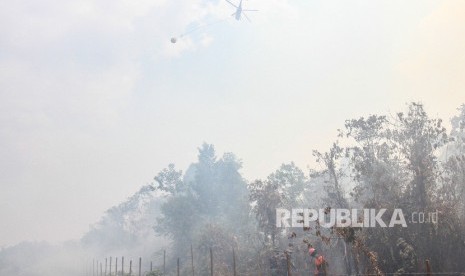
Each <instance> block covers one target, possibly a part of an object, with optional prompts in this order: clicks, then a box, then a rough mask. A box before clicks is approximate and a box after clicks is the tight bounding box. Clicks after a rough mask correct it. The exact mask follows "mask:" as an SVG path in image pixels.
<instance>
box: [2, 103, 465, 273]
mask: <svg viewBox="0 0 465 276" xmlns="http://www.w3.org/2000/svg"><path fill="white" fill-rule="evenodd" d="M310 154H311V153H310ZM313 156H314V157H315V159H316V161H317V162H318V164H319V165H318V166H317V169H312V170H309V171H304V170H302V169H301V168H299V167H297V166H296V165H295V164H294V163H288V164H283V165H282V166H280V167H279V168H277V170H276V171H274V172H272V173H271V174H270V175H269V176H268V177H267V178H265V179H257V180H254V181H247V180H246V179H244V177H243V176H242V175H241V168H242V162H241V160H240V159H239V158H238V157H237V156H235V155H234V154H233V153H224V154H223V155H221V156H219V155H218V153H217V152H216V151H215V148H214V146H213V145H210V144H203V145H201V146H200V147H199V149H198V158H197V160H196V161H195V162H194V163H193V164H191V165H190V166H189V168H188V169H187V170H186V171H185V172H183V171H181V170H180V169H178V168H176V166H175V165H174V164H170V165H168V166H167V168H165V169H163V170H162V171H160V172H159V173H158V174H156V176H155V177H154V181H153V183H152V184H150V185H147V186H144V187H142V188H141V189H140V191H138V192H137V193H136V194H134V195H133V196H131V197H130V198H128V200H127V201H125V202H123V203H121V204H120V205H118V206H115V207H113V208H111V209H109V210H108V211H107V212H106V214H105V215H104V216H103V217H102V219H101V221H99V222H98V223H96V224H95V225H94V227H93V228H92V229H91V230H90V231H89V232H88V233H86V234H85V235H84V236H83V237H82V239H81V240H80V241H76V242H70V243H67V244H63V245H59V246H52V245H50V244H47V243H22V244H19V245H17V246H14V247H10V248H6V249H3V250H2V251H1V252H0V274H1V275H92V270H89V265H90V266H92V260H99V261H100V262H102V261H103V260H105V258H107V257H110V256H114V257H121V256H126V260H129V259H130V258H131V259H133V260H136V258H138V257H139V256H141V257H142V258H144V260H151V261H153V264H154V266H153V270H154V271H153V272H152V273H151V274H150V275H161V274H159V273H158V272H160V271H162V270H163V267H162V264H163V257H162V256H163V253H164V252H166V263H165V270H166V275H176V272H177V269H178V267H177V263H178V259H179V263H180V265H179V270H180V275H192V273H194V274H195V275H210V271H211V263H213V266H214V275H233V270H234V269H236V271H237V275H286V273H288V271H290V272H291V273H292V275H308V274H309V273H312V272H313V271H314V270H315V266H314V264H313V260H312V259H311V258H310V257H309V254H308V244H311V245H312V246H313V247H314V248H316V249H317V250H318V252H319V254H321V255H323V256H325V258H326V260H327V262H328V267H327V270H328V273H329V274H340V275H354V274H375V275H384V274H396V275H409V274H412V273H425V270H426V266H425V261H426V260H428V261H429V263H430V267H431V269H432V271H433V272H441V273H452V272H455V273H456V274H458V273H459V272H462V273H463V272H465V262H463V257H464V256H465V105H462V107H461V108H460V109H459V110H458V113H457V116H455V117H454V118H452V119H451V128H450V129H447V128H446V127H444V125H443V121H442V120H441V119H438V118H432V117H431V116H429V115H428V114H427V113H426V112H425V109H424V107H423V106H422V105H421V104H418V103H411V104H409V105H408V106H407V107H406V110H405V111H403V112H399V113H397V114H390V115H372V116H369V117H366V118H358V119H351V120H347V121H345V124H344V127H343V128H341V129H340V130H339V135H338V136H337V137H335V140H334V143H332V146H331V147H330V148H329V149H328V150H327V151H321V152H320V151H314V152H313ZM277 208H284V209H293V208H316V209H321V208H325V209H327V210H328V211H329V210H331V209H335V208H345V209H351V208H357V209H365V208H374V209H381V208H385V209H387V210H388V211H387V212H388V213H389V212H392V210H394V209H402V210H403V212H404V214H405V215H406V217H407V219H408V218H409V216H410V214H412V213H415V212H426V213H427V212H437V214H438V222H437V223H422V224H418V223H417V224H415V223H411V222H410V221H409V223H408V227H401V226H396V227H393V228H381V227H376V228H360V227H359V228H355V227H350V226H349V227H332V228H323V227H321V226H320V225H319V224H318V223H313V224H311V225H310V226H309V227H305V228H304V227H302V228H277V227H276V209H277ZM388 215H389V214H388ZM233 251H234V254H235V255H234V256H235V259H233ZM210 252H212V255H213V261H212V260H211V259H210V258H211V255H210ZM145 266H146V264H145ZM193 269H194V272H192V270H193ZM155 270H157V271H158V272H155ZM133 271H136V269H135V270H133ZM126 272H128V270H127V269H126ZM113 273H114V271H113ZM144 274H147V275H148V274H149V273H148V269H145V270H144ZM133 275H136V274H135V273H133Z"/></svg>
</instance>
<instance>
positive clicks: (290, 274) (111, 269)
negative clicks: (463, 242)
mask: <svg viewBox="0 0 465 276" xmlns="http://www.w3.org/2000/svg"><path fill="white" fill-rule="evenodd" d="M208 255H209V256H208V257H209V260H208V263H207V262H206V264H205V265H207V266H209V269H208V273H207V274H206V273H205V271H204V272H198V271H197V270H196V267H195V263H194V252H193V250H192V248H191V250H190V256H184V257H183V258H179V257H178V258H176V259H175V260H176V262H175V267H174V268H173V267H172V265H170V267H169V268H168V266H167V258H166V251H165V250H163V256H162V259H161V258H160V256H159V258H158V259H157V260H151V259H148V260H147V259H143V258H142V257H139V258H136V259H135V260H133V259H131V258H125V257H124V256H123V257H113V256H112V257H106V258H104V259H93V260H91V261H88V262H87V264H86V265H85V267H84V270H83V274H82V275H83V276H147V275H150V274H151V272H154V271H157V273H159V274H152V275H170V276H180V275H183V276H184V275H186V276H187V275H188V276H195V275H201V276H223V275H232V276H238V275H244V276H249V275H250V276H251V275H263V276H265V275H266V276H268V275H273V276H274V275H276V276H308V275H325V276H379V275H385V276H388V275H425V276H433V275H455V276H465V272H433V271H432V270H431V267H430V264H429V261H428V260H425V270H424V271H422V272H411V273H381V274H379V273H378V274H376V273H359V274H357V273H353V274H344V273H331V271H329V270H327V271H325V272H322V271H321V270H320V271H319V274H318V273H315V270H314V269H315V267H312V266H310V267H308V266H307V265H306V268H305V269H301V268H296V267H295V266H294V265H293V264H292V262H291V260H290V257H289V256H288V255H287V259H286V265H285V266H284V267H281V268H280V269H262V267H261V266H260V263H261V260H260V259H259V260H257V268H258V269H257V270H256V271H255V272H254V273H250V272H248V273H241V272H240V271H238V270H237V267H236V263H237V256H236V253H235V251H234V249H233V250H232V255H231V258H232V259H231V262H232V265H231V267H230V270H231V271H229V272H228V274H224V273H221V274H220V273H215V262H214V260H215V257H214V251H213V250H212V249H211V248H210V252H209V254H208ZM181 263H182V264H184V267H183V268H184V270H183V274H181V267H180V265H181ZM186 266H190V268H189V269H186ZM186 271H188V272H186Z"/></svg>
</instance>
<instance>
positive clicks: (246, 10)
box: [242, 10, 258, 12]
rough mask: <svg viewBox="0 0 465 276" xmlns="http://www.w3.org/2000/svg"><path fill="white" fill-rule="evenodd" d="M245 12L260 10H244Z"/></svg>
mask: <svg viewBox="0 0 465 276" xmlns="http://www.w3.org/2000/svg"><path fill="white" fill-rule="evenodd" d="M242 11H243V12H245V11H246V12H254V11H258V10H242Z"/></svg>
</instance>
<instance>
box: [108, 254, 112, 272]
mask: <svg viewBox="0 0 465 276" xmlns="http://www.w3.org/2000/svg"><path fill="white" fill-rule="evenodd" d="M111 258H112V257H110V266H109V268H110V276H111Z"/></svg>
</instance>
